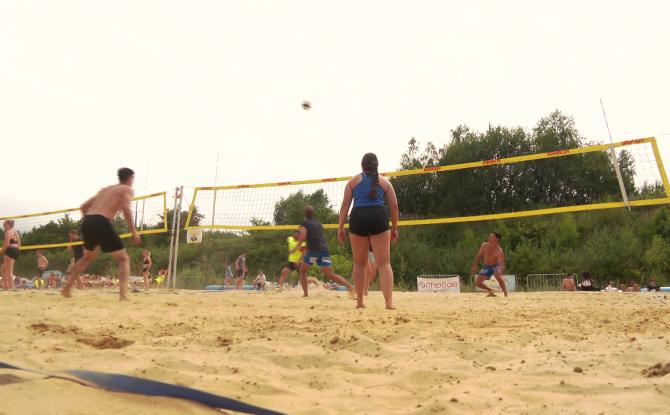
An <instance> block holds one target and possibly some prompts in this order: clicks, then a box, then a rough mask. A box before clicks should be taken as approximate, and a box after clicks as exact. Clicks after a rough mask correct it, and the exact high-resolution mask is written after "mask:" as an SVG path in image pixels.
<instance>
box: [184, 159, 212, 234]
mask: <svg viewBox="0 0 670 415" xmlns="http://www.w3.org/2000/svg"><path fill="white" fill-rule="evenodd" d="M218 180H219V150H216V171H215V172H214V187H216V186H217V184H218ZM217 193H218V191H217V190H216V189H214V202H212V226H214V220H215V219H214V218H216V194H217ZM187 225H188V224H187Z"/></svg>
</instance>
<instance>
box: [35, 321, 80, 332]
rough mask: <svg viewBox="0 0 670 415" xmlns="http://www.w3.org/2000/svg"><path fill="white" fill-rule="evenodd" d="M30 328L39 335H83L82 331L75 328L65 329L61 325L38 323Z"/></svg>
mask: <svg viewBox="0 0 670 415" xmlns="http://www.w3.org/2000/svg"><path fill="white" fill-rule="evenodd" d="M30 328H31V329H33V330H34V331H36V332H37V333H46V332H51V333H59V334H81V330H80V329H79V328H78V327H75V326H69V327H63V326H61V325H60V324H47V323H37V324H31V325H30Z"/></svg>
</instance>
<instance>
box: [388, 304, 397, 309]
mask: <svg viewBox="0 0 670 415" xmlns="http://www.w3.org/2000/svg"><path fill="white" fill-rule="evenodd" d="M386 309H387V310H395V306H394V305H393V304H391V305H388V304H386Z"/></svg>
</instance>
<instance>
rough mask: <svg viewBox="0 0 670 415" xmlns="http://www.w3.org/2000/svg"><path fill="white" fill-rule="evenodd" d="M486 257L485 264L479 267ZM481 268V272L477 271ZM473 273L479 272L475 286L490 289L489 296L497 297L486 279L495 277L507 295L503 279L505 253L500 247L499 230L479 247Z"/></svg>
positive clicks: (473, 264)
mask: <svg viewBox="0 0 670 415" xmlns="http://www.w3.org/2000/svg"><path fill="white" fill-rule="evenodd" d="M482 256H483V257H484V266H483V267H482V268H481V269H479V264H480V260H481V258H482ZM478 269H479V272H478V271H477V270H478ZM471 271H472V273H473V274H475V273H476V274H477V277H476V279H475V286H477V287H479V288H481V289H483V290H486V291H488V294H487V295H488V296H489V297H495V296H496V295H495V293H494V292H493V290H492V289H491V288H490V287H489V286H487V285H486V284H484V280H487V279H490V278H491V277H495V279H496V280H497V281H498V284H499V285H500V288H501V289H502V291H503V293H505V297H507V286H506V285H505V280H504V279H503V273H504V272H505V253H504V252H503V250H502V248H500V234H499V233H498V232H493V233H492V234H490V235H489V239H488V241H487V242H484V243H483V244H482V246H481V248H479V252H477V255H476V256H475V260H474V262H473V263H472V270H471Z"/></svg>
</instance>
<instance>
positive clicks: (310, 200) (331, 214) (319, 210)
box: [273, 189, 338, 225]
mask: <svg viewBox="0 0 670 415" xmlns="http://www.w3.org/2000/svg"><path fill="white" fill-rule="evenodd" d="M305 205H311V206H312V207H314V210H315V211H316V218H317V219H318V220H319V221H320V222H322V223H337V220H338V215H337V213H335V211H334V210H333V207H332V206H331V204H330V200H328V196H327V195H326V193H325V192H324V191H323V189H319V190H317V191H315V192H314V193H307V194H305V193H303V192H302V190H299V191H298V192H296V193H293V194H291V195H289V196H288V197H287V198H281V199H280V200H279V202H277V203H276V204H275V209H274V215H273V218H274V223H275V225H298V224H300V223H302V221H303V220H304V216H305V215H304V209H305Z"/></svg>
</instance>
